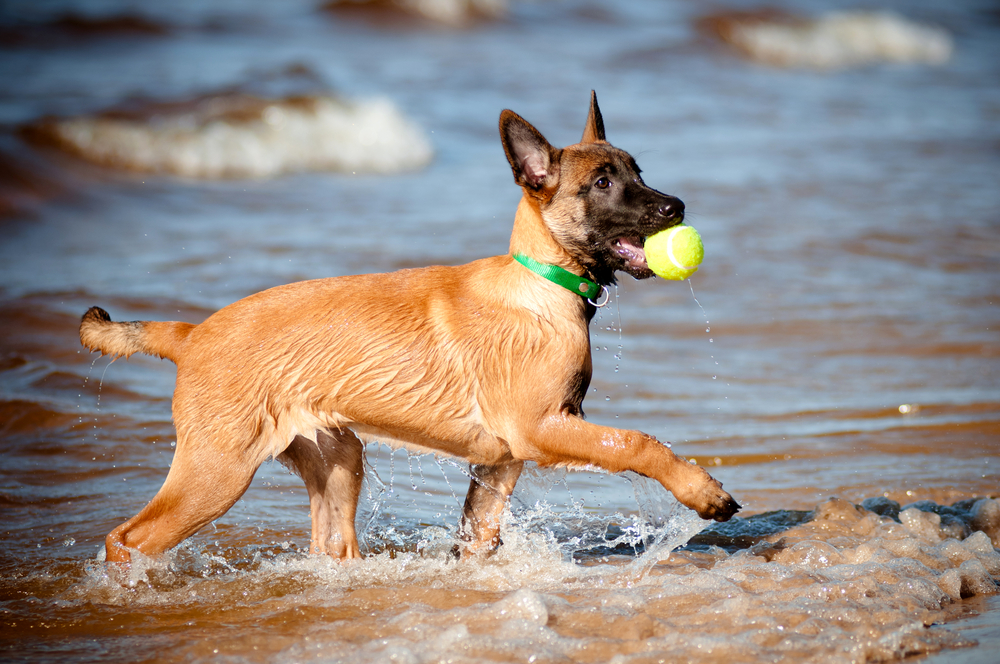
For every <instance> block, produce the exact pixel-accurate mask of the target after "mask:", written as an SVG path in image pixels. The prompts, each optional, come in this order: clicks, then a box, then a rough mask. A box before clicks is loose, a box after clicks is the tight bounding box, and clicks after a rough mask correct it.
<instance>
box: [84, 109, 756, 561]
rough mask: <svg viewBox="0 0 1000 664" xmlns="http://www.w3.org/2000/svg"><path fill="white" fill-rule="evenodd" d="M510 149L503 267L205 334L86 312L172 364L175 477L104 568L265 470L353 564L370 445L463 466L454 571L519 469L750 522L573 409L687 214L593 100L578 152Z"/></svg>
mask: <svg viewBox="0 0 1000 664" xmlns="http://www.w3.org/2000/svg"><path fill="white" fill-rule="evenodd" d="M500 138H501V142H502V144H503V148H504V152H505V153H506V156H507V160H508V161H509V162H510V166H511V169H512V170H513V174H514V180H515V182H516V183H517V184H518V185H519V186H520V187H521V189H522V190H523V195H522V197H521V200H520V203H519V204H518V207H517V212H516V214H515V217H514V227H513V232H512V234H511V239H510V252H509V253H508V254H506V255H502V256H494V257H492V258H484V259H480V260H477V261H474V262H472V263H469V264H467V265H460V266H457V267H426V268H420V269H410V270H401V271H398V272H393V273H389V274H368V275H356V276H346V277H336V278H329V279H318V280H312V281H303V282H299V283H293V284H287V285H284V286H277V287H275V288H271V289H269V290H266V291H263V292H260V293H257V294H255V295H251V296H249V297H247V298H245V299H243V300H240V301H238V302H236V303H234V304H231V305H229V306H227V307H225V308H223V309H221V310H219V311H218V312H216V313H214V314H213V315H211V316H210V317H209V318H208V319H206V320H205V321H204V322H202V323H201V324H199V325H194V324H191V323H185V322H152V321H134V322H113V321H112V320H111V318H110V316H109V315H108V314H107V313H106V312H105V311H104V310H102V309H100V308H99V307H91V309H90V310H88V311H87V313H86V314H84V316H83V319H82V322H81V324H80V340H81V342H82V343H83V345H84V346H86V347H87V348H89V349H90V350H93V351H101V353H103V354H108V355H110V356H112V357H113V358H115V359H117V358H118V357H121V356H125V357H126V358H127V357H129V356H131V355H132V354H133V353H146V354H149V355H154V356H158V357H161V358H167V359H169V360H172V361H173V362H175V363H176V364H177V385H176V389H175V391H174V398H173V418H174V424H175V426H176V429H177V445H176V450H175V452H174V460H173V463H172V465H171V466H170V470H169V472H168V474H167V478H166V480H165V481H164V484H163V486H162V487H161V488H160V490H159V492H158V493H157V494H156V495H155V496H154V497H153V499H152V500H151V501H150V502H149V503H148V504H147V505H146V506H145V507H144V508H143V509H142V511H140V512H139V513H138V514H137V515H136V516H134V517H132V518H131V519H129V520H128V521H126V522H125V523H123V524H122V525H120V526H118V527H117V528H115V529H114V530H113V531H112V532H111V533H110V534H109V535H108V536H107V540H106V560H107V561H110V562H122V563H127V562H128V561H130V559H131V558H130V556H131V552H132V551H140V552H142V553H143V554H145V555H155V554H159V553H161V552H163V551H166V550H167V549H170V548H172V547H174V546H176V545H177V544H179V543H180V542H181V541H183V540H184V539H186V538H187V537H189V536H191V535H193V534H194V533H195V532H197V531H198V530H199V529H200V528H202V527H203V526H205V525H207V524H208V523H210V522H212V521H213V520H215V519H218V518H219V517H220V516H222V515H223V514H225V513H226V511H228V510H229V508H230V507H232V505H233V504H234V503H235V502H236V501H237V500H238V499H239V498H240V496H242V495H243V493H244V492H245V491H246V490H247V487H248V486H249V485H250V482H251V480H252V479H253V476H254V474H255V473H256V471H257V469H258V467H259V466H260V465H261V464H262V463H263V462H264V461H265V460H266V459H267V458H268V457H274V458H277V459H278V460H279V461H281V462H283V463H284V464H286V465H287V466H289V467H290V468H291V469H292V470H293V471H294V472H296V473H297V474H298V475H299V476H301V478H302V480H303V481H304V482H305V485H306V487H307V489H308V492H309V505H310V515H311V518H312V538H311V543H310V550H311V551H312V552H313V553H325V554H328V555H330V556H332V557H333V558H335V559H349V558H356V557H359V556H360V555H361V553H360V551H359V548H358V542H357V537H356V533H355V528H354V520H355V512H356V509H357V501H358V495H359V492H360V490H361V482H362V478H363V474H364V444H365V442H367V441H372V440H378V441H381V442H384V443H389V444H392V445H394V446H403V447H406V448H407V449H409V450H412V451H415V452H418V453H425V452H432V453H436V454H443V455H448V456H452V457H459V458H463V459H466V460H467V461H468V462H469V463H470V468H471V475H472V480H471V481H470V484H469V491H468V494H467V496H466V499H465V505H464V508H463V511H462V515H461V518H460V524H459V529H458V533H459V537H460V540H461V541H462V543H463V545H462V546H463V548H462V551H461V552H460V553H461V554H476V553H479V552H488V551H491V550H493V549H495V548H496V547H497V546H498V545H499V530H500V517H501V515H502V512H503V509H504V507H505V505H506V504H507V501H508V499H509V497H510V494H511V492H512V491H513V490H514V484H515V483H516V482H517V479H518V476H519V475H520V473H521V470H522V467H523V465H524V462H526V461H534V462H535V463H537V464H538V465H539V466H543V467H551V466H567V467H577V468H594V467H597V468H602V469H604V470H606V471H608V472H611V473H618V472H622V471H626V470H631V471H634V472H636V473H638V474H640V475H643V476H645V477H650V478H653V479H655V480H657V481H659V482H660V483H661V484H662V485H663V486H664V487H665V488H666V489H667V490H669V491H671V492H672V493H673V494H674V496H675V497H676V498H677V500H679V501H680V502H681V503H683V504H684V505H686V506H688V507H690V508H692V509H694V510H695V511H696V512H697V513H698V514H699V515H700V516H701V517H702V518H705V519H715V520H717V521H726V520H728V519H729V518H731V517H732V516H733V515H734V514H735V513H736V512H737V511H738V510H739V509H740V505H739V504H738V503H737V502H736V501H735V500H733V498H732V497H731V496H730V495H729V494H728V493H727V492H726V491H724V490H723V489H722V485H721V484H720V483H719V482H718V481H717V480H715V479H713V478H712V477H711V476H710V475H709V474H708V473H707V472H706V471H705V470H704V469H702V468H700V467H698V466H696V465H694V464H691V463H688V462H686V461H685V460H683V459H681V458H679V457H677V456H676V455H675V454H674V453H673V452H672V451H671V450H670V449H669V448H668V447H667V446H665V445H663V444H662V443H660V442H659V441H657V440H656V439H655V438H653V437H652V436H649V435H646V434H644V433H642V432H639V431H630V430H623V429H614V428H611V427H606V426H599V425H596V424H592V423H590V422H587V421H586V420H585V419H584V418H583V412H582V409H581V406H582V403H583V399H584V396H585V395H586V392H587V388H588V385H589V384H590V378H591V370H592V363H591V347H590V334H589V323H590V320H591V318H592V317H593V316H594V314H595V312H596V305H597V304H599V302H598V301H595V299H594V298H595V297H596V298H598V300H599V299H600V298H601V296H602V295H606V289H607V286H608V285H610V284H613V283H615V279H616V273H617V272H625V273H627V274H629V275H631V276H633V277H635V278H637V279H645V278H648V277H650V276H652V274H653V273H652V272H651V271H650V270H649V268H648V266H647V265H646V261H645V256H644V253H643V249H642V246H643V241H644V238H645V237H647V236H649V235H651V234H653V233H656V232H658V231H661V230H663V229H665V228H669V227H671V226H674V225H677V224H679V223H681V221H682V220H683V218H684V204H683V203H682V202H681V201H680V200H679V199H678V198H675V197H674V196H668V195H666V194H662V193H660V192H658V191H656V190H654V189H652V188H650V187H648V186H647V185H646V184H645V183H644V182H643V181H642V178H641V177H640V176H639V167H638V166H637V165H636V163H635V160H634V159H633V158H632V157H631V156H630V155H629V154H628V153H627V152H625V151H623V150H620V149H618V148H615V147H613V146H612V145H611V144H609V143H608V142H607V140H606V139H605V134H604V121H603V119H602V117H601V112H600V109H599V108H598V105H597V96H596V94H594V93H593V92H592V93H591V100H590V110H589V113H588V116H587V121H586V126H585V129H584V132H583V138H582V140H581V141H580V143H578V144H576V145H571V146H569V147H566V148H562V149H560V148H556V147H553V146H552V145H550V144H549V142H548V141H547V140H546V139H545V138H544V137H543V136H542V134H541V133H540V132H539V131H538V130H537V129H535V128H534V127H533V126H532V125H531V124H529V123H528V122H527V121H526V120H524V119H523V118H522V117H521V116H519V115H517V114H516V113H514V112H513V111H510V110H504V111H503V112H502V113H501V115H500Z"/></svg>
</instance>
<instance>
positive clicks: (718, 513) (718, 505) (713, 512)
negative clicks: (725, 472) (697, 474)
mask: <svg viewBox="0 0 1000 664" xmlns="http://www.w3.org/2000/svg"><path fill="white" fill-rule="evenodd" d="M712 482H713V483H715V485H716V488H717V492H716V493H715V494H714V495H712V496H710V497H709V499H708V500H707V501H706V503H707V504H706V505H704V506H703V507H701V508H700V509H698V508H696V511H697V512H698V516H700V517H701V518H703V519H709V520H714V521H729V520H730V519H731V518H733V515H735V514H736V513H737V512H739V511H740V509H741V506H740V504H739V503H738V502H736V501H735V500H733V497H732V496H730V495H729V494H728V493H727V492H725V491H723V490H722V484H720V483H719V482H718V481H716V480H712Z"/></svg>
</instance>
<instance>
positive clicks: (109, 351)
mask: <svg viewBox="0 0 1000 664" xmlns="http://www.w3.org/2000/svg"><path fill="white" fill-rule="evenodd" d="M194 328H195V326H194V325H192V324H191V323H181V322H176V321H173V322H166V323H160V322H153V321H131V322H128V323H116V322H115V321H113V320H111V316H109V315H108V312H107V311H105V310H104V309H101V308H100V307H91V308H90V309H88V310H87V313H85V314H84V315H83V319H82V320H81V321H80V343H82V344H83V345H84V346H86V347H87V348H89V349H90V350H99V351H101V352H102V353H104V354H106V355H110V356H111V357H113V358H119V357H121V356H123V355H124V356H125V357H129V356H130V355H132V353H146V354H147V355H156V356H157V357H165V358H166V359H168V360H171V361H173V362H174V363H175V364H176V363H177V360H178V358H179V357H180V356H181V351H182V350H183V348H184V342H185V340H187V337H188V335H189V334H190V333H191V330H193V329H194Z"/></svg>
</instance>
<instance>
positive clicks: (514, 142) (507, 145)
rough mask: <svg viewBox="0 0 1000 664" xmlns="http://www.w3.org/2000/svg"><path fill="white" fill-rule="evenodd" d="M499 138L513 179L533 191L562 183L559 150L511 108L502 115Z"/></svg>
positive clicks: (548, 188)
mask: <svg viewBox="0 0 1000 664" xmlns="http://www.w3.org/2000/svg"><path fill="white" fill-rule="evenodd" d="M500 140H501V142H502V143H503V150H504V152H505V153H506V154H507V161H508V162H510V168H511V170H512V171H514V181H515V182H517V183H518V184H519V185H521V186H522V187H526V188H527V189H530V190H531V191H535V192H542V191H545V190H552V189H554V188H555V186H556V185H557V184H558V183H559V154H560V152H561V151H560V150H558V149H556V148H554V147H552V146H551V145H550V144H549V142H548V141H547V140H545V137H544V136H542V135H541V133H539V131H538V130H537V129H535V128H534V127H532V126H531V125H530V124H529V123H528V121H527V120H525V119H524V118H522V117H521V116H520V115H518V114H517V113H515V112H514V111H511V110H505V111H504V112H503V113H501V114H500Z"/></svg>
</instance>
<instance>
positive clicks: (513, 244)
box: [510, 194, 586, 275]
mask: <svg viewBox="0 0 1000 664" xmlns="http://www.w3.org/2000/svg"><path fill="white" fill-rule="evenodd" d="M510 253H511V254H518V253H520V254H525V255H527V256H530V257H531V258H534V259H535V260H536V261H538V262H539V263H550V264H552V265H558V266H559V267H561V268H563V269H565V270H569V271H570V272H572V273H573V274H576V275H584V274H585V272H586V270H584V268H583V267H582V266H581V265H580V263H578V262H577V261H576V260H575V259H574V258H573V257H572V256H571V255H570V254H569V252H568V251H566V250H565V249H563V247H562V246H561V245H560V244H559V243H558V242H556V239H555V238H554V237H552V232H551V231H549V228H548V226H546V225H545V221H544V220H543V219H542V210H541V207H540V205H539V203H538V201H537V200H535V199H534V198H532V197H531V196H529V195H528V194H524V195H523V196H521V202H520V203H519V204H518V206H517V213H516V214H515V215H514V230H513V232H512V233H511V235H510Z"/></svg>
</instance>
